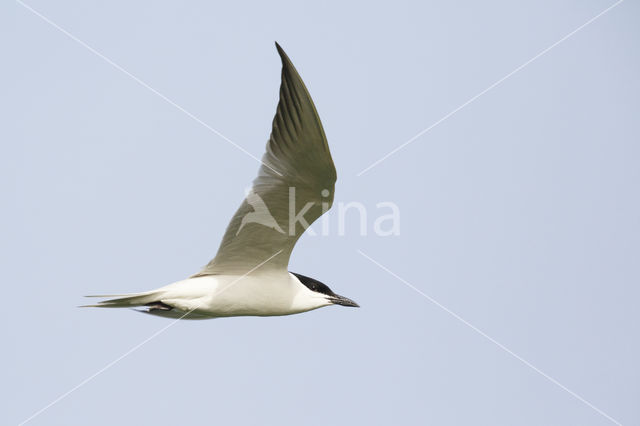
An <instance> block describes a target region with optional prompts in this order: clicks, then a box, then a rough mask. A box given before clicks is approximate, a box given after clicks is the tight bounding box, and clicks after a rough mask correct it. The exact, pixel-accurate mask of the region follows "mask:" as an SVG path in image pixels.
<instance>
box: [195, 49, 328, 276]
mask: <svg viewBox="0 0 640 426" xmlns="http://www.w3.org/2000/svg"><path fill="white" fill-rule="evenodd" d="M276 47H277V49H278V53H279V54H280V57H281V59H282V82H281V85H280V101H279V102H278V109H277V111H276V115H275V117H274V119H273V128H272V130H271V137H270V138H269V141H268V142H267V148H266V153H265V154H264V156H263V157H262V166H261V167H260V170H259V172H258V177H257V178H256V179H255V180H254V181H253V187H252V189H251V191H250V192H249V195H248V196H247V198H246V199H245V200H244V202H243V203H242V204H241V205H240V208H239V209H238V211H237V212H236V214H235V215H234V216H233V218H232V219H231V222H230V223H229V226H228V227H227V230H226V232H225V235H224V237H223V239H222V243H221V244H220V247H219V249H218V253H217V254H216V257H215V258H214V259H213V260H211V262H209V263H208V264H207V266H205V268H204V269H203V270H202V271H201V272H199V273H198V274H196V276H201V275H212V274H223V273H224V274H244V273H247V272H248V271H250V270H251V269H252V268H254V267H256V266H257V265H258V264H260V263H261V262H264V261H265V260H267V259H269V258H270V257H271V256H274V255H275V256H274V257H273V259H271V260H270V261H269V262H267V263H266V264H265V265H263V266H261V267H260V269H261V270H264V269H274V268H275V269H285V270H286V268H287V265H288V263H289V257H290V255H291V251H292V250H293V247H294V245H295V243H296V241H297V240H298V238H300V236H301V235H302V233H304V231H305V229H306V228H307V227H308V225H311V224H312V223H313V222H314V221H315V220H316V219H317V218H318V217H320V216H321V215H322V214H323V213H325V212H326V211H327V210H328V209H329V208H330V207H331V204H332V203H333V190H334V186H335V182H336V169H335V166H334V164H333V160H332V159H331V153H330V151H329V145H328V144H327V138H326V137H325V134H324V130H323V129H322V123H321V122H320V118H319V117H318V113H317V112H316V108H315V106H314V105H313V101H312V100H311V96H310V95H309V92H308V91H307V88H306V87H305V85H304V83H303V82H302V79H301V78H300V75H298V72H297V71H296V69H295V68H294V66H293V64H292V63H291V60H290V59H289V57H288V56H287V54H286V53H285V52H284V50H282V48H281V47H280V45H278V44H277V43H276ZM256 196H257V197H259V199H261V200H262V203H261V202H259V201H257V200H256ZM264 207H266V208H264ZM297 215H299V216H298V218H300V217H302V218H303V219H304V221H302V220H295V219H296V216H297ZM276 253H277V255H276Z"/></svg>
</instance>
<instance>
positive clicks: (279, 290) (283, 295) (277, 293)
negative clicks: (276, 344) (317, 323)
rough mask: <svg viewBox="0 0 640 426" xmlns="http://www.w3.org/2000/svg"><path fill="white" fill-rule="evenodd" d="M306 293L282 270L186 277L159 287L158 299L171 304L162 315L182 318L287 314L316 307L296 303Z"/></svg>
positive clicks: (304, 289)
mask: <svg viewBox="0 0 640 426" xmlns="http://www.w3.org/2000/svg"><path fill="white" fill-rule="evenodd" d="M308 292H309V290H308V289H307V288H306V287H304V286H303V285H301V284H300V283H299V281H298V280H297V279H296V278H295V277H293V276H292V275H291V274H289V273H288V272H287V271H283V272H277V273H267V274H260V275H249V276H244V277H242V276H233V275H211V276H204V277H198V278H190V279H187V280H184V281H179V282H176V283H173V284H170V285H168V286H166V287H163V288H161V289H159V296H160V301H162V302H163V303H166V304H167V305H169V306H171V307H173V310H172V311H168V312H166V314H163V315H164V316H171V317H179V316H180V315H184V314H187V313H189V315H187V316H185V318H189V317H192V318H196V317H202V318H207V317H209V318H215V317H229V316H241V315H251V316H272V315H289V314H295V313H300V312H305V311H308V310H311V309H315V308H316V307H319V306H314V305H309V304H308V303H300V301H301V300H300V299H306V298H307V297H308V295H307V294H306V293H308ZM300 296H303V297H300ZM159 314H161V313H159Z"/></svg>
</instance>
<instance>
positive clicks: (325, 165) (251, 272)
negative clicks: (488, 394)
mask: <svg viewBox="0 0 640 426" xmlns="http://www.w3.org/2000/svg"><path fill="white" fill-rule="evenodd" d="M276 48H277V49H278V53H279V54H280V58H281V59H282V81H281V84H280V100H279V102H278V108H277V111H276V115H275V118H274V119H273V127H272V130H271V137H270V138H269V141H268V142H267V147H266V153H265V154H264V156H263V157H262V166H261V167H260V169H259V171H258V177H256V178H255V180H254V181H253V187H252V188H251V190H250V191H249V192H248V195H247V197H246V199H245V200H244V201H243V203H242V204H241V205H240V208H239V209H238V211H237V212H236V214H235V215H234V216H233V218H232V219H231V222H230V223H229V225H228V227H227V230H226V232H225V234H224V237H223V238H222V242H221V244H220V247H219V248H218V253H217V254H216V257H215V258H213V260H211V261H210V262H209V263H208V264H207V265H206V266H205V267H204V269H202V270H201V271H200V272H198V273H197V274H195V275H192V276H191V277H189V278H187V279H185V280H182V281H178V282H175V283H173V284H169V285H167V286H164V287H161V288H158V289H156V290H151V291H147V292H144V293H132V294H120V295H107V296H90V297H102V298H108V300H104V301H101V302H99V303H98V304H95V305H87V306H91V307H101V308H138V310H141V311H142V312H146V313H149V314H152V315H158V316H163V317H169V318H179V319H207V318H218V317H231V316H241V315H252V316H273V315H290V314H297V313H301V312H306V311H310V310H313V309H317V308H321V307H323V306H329V305H342V306H354V307H357V306H358V304H357V303H355V302H354V301H353V300H351V299H348V298H346V297H343V296H340V295H337V294H335V293H334V292H333V291H331V289H330V288H329V287H328V286H327V285H325V284H323V283H321V282H320V281H318V280H315V279H313V278H309V277H306V276H304V275H301V274H296V273H292V272H289V271H288V270H287V266H288V264H289V257H290V256H291V252H292V250H293V247H294V246H295V244H296V241H298V239H299V238H300V236H301V235H302V234H303V233H304V231H305V229H306V228H307V227H308V226H309V225H310V224H311V223H313V222H314V221H315V220H316V219H317V218H318V217H320V216H321V215H322V214H323V213H325V212H326V211H327V210H328V209H329V208H330V206H331V204H332V202H333V190H334V186H335V182H336V169H335V166H334V164H333V160H332V159H331V152H330V151H329V145H328V144H327V139H326V137H325V134H324V130H323V128H322V123H321V122H320V118H319V117H318V113H317V112H316V108H315V106H314V105H313V101H312V100H311V96H310V95H309V92H308V91H307V89H306V87H305V85H304V83H303V82H302V79H301V78H300V75H299V74H298V72H297V71H296V69H295V68H294V66H293V64H292V63H291V60H290V59H289V57H288V56H287V54H286V53H285V52H284V50H282V48H281V47H280V46H279V45H278V44H277V43H276Z"/></svg>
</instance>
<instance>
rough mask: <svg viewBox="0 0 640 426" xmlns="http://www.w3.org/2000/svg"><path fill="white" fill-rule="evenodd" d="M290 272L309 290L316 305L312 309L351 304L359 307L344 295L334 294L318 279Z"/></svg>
mask: <svg viewBox="0 0 640 426" xmlns="http://www.w3.org/2000/svg"><path fill="white" fill-rule="evenodd" d="M292 274H293V275H294V276H295V277H296V278H297V279H298V281H300V283H301V284H303V285H304V286H305V287H307V288H308V289H309V290H311V292H312V293H311V294H312V296H313V299H315V302H314V303H317V306H314V307H313V308H312V309H314V308H320V307H322V306H328V305H342V306H351V307H354V308H359V307H360V305H358V304H357V303H356V302H354V301H353V300H351V299H349V298H346V297H344V296H340V295H339V294H335V293H334V292H333V291H331V289H330V288H329V286H327V285H326V284H324V283H321V282H320V281H318V280H315V279H313V278H309V277H306V276H304V275H301V274H296V273H295V272H292Z"/></svg>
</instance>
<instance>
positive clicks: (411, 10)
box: [0, 0, 640, 426]
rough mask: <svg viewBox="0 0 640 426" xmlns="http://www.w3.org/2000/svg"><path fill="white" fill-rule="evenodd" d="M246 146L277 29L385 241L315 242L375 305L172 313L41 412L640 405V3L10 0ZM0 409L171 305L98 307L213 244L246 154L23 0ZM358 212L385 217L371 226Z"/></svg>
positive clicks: (482, 416)
mask: <svg viewBox="0 0 640 426" xmlns="http://www.w3.org/2000/svg"><path fill="white" fill-rule="evenodd" d="M26 3H27V4H29V5H30V6H32V7H33V8H35V9H37V10H38V11H39V12H40V13H42V14H43V15H45V16H46V17H47V18H49V19H50V20H52V21H53V22H55V23H56V24H58V25H60V26H61V27H63V28H65V29H66V30H68V31H69V32H70V33H72V34H73V35H75V36H76V37H78V38H79V39H80V40H82V41H84V42H85V43H87V44H89V45H91V46H93V47H94V48H95V49H96V50H97V51H99V52H100V53H102V54H104V55H105V56H107V57H109V58H110V59H112V60H113V61H115V62H116V63H117V64H119V65H120V66H122V67H123V68H124V69H126V70H127V71H129V72H130V73H132V74H134V75H135V76H137V77H138V78H140V79H141V80H143V81H144V82H146V83H147V84H148V85H150V86H152V87H154V88H155V89H156V90H157V91H159V92H160V93H162V94H163V95H165V96H167V97H168V98H170V99H172V100H173V101H175V102H176V103H177V104H179V105H180V106H182V107H183V108H185V109H186V110H188V111H190V112H191V113H193V114H194V115H196V116H197V117H199V118H200V119H201V120H203V121H204V122H206V123H207V124H208V125H210V126H212V127H213V128H215V129H217V130H218V131H220V132H222V133H223V134H224V135H226V136H227V137H229V138H230V139H232V140H233V141H235V142H237V143H238V144H239V145H241V146H242V147H244V148H245V149H246V150H247V151H249V152H250V153H252V154H253V155H255V156H260V155H261V154H262V152H263V149H264V144H265V142H266V140H267V137H268V134H269V130H270V125H271V120H272V117H273V114H274V112H275V105H276V102H277V94H278V85H279V78H280V64H279V58H278V56H277V54H276V50H275V48H274V46H273V42H274V41H275V40H277V41H279V42H280V43H281V44H282V46H283V47H284V48H285V50H286V51H287V53H288V54H289V56H290V57H291V59H292V60H293V62H294V64H295V65H296V67H297V68H298V70H299V71H300V73H301V75H302V77H303V79H304V80H305V82H306V83H307V86H308V87H309V90H310V92H311V94H312V96H313V98H314V100H315V102H316V106H317V108H318V111H319V113H320V116H321V118H322V120H323V123H324V127H325V130H326V133H327V136H328V138H329V144H330V146H331V149H332V152H333V157H334V160H335V163H336V166H337V169H338V182H337V186H336V201H344V202H348V201H359V202H361V203H363V204H364V205H366V206H367V207H368V208H369V209H370V212H371V213H372V216H375V212H376V210H375V205H376V203H378V202H381V201H392V202H394V203H396V204H397V205H398V206H399V208H400V210H401V234H400V236H397V237H387V238H379V237H376V236H375V235H373V234H372V233H370V235H368V236H366V237H362V236H360V235H359V228H358V224H357V222H356V221H355V215H353V217H352V220H351V222H350V223H348V224H347V235H346V236H344V237H339V236H337V235H336V233H333V234H332V235H330V236H328V237H313V238H311V237H304V238H303V239H302V240H301V241H300V243H299V245H298V247H297V249H296V251H295V252H294V256H293V258H292V262H291V265H290V269H291V270H292V271H295V272H299V273H303V274H305V275H309V276H312V277H315V278H317V279H319V280H321V281H323V282H325V283H327V284H328V285H329V286H331V288H332V289H333V290H334V291H336V292H337V293H339V294H343V295H345V296H347V297H350V298H353V299H354V300H356V301H357V302H358V303H360V304H361V306H362V308H361V309H346V308H339V307H335V308H325V309H320V310H317V311H313V312H310V313H307V314H302V315H296V316H290V317H282V318H232V319H221V320H212V321H203V322H180V323H177V324H175V325H174V326H172V327H171V328H169V329H168V330H166V331H165V332H163V333H162V334H160V335H159V336H157V337H156V338H155V339H153V340H151V341H149V342H148V343H147V344H145V345H144V346H142V347H141V348H140V349H138V350H137V351H135V352H134V353H132V354H131V355H129V356H127V357H126V358H124V359H122V360H121V361H119V362H118V363H116V364H115V365H113V366H112V367H111V368H109V369H108V370H107V371H105V372H103V373H102V374H100V375H98V376H97V377H95V378H94V379H93V380H91V381H89V382H88V383H87V384H85V385H84V386H82V387H81V388H79V389H78V390H76V391H75V392H73V393H71V394H70V395H69V396H67V397H66V398H64V399H63V400H61V401H60V402H59V403H57V404H55V405H53V406H51V407H50V408H49V409H47V410H46V411H44V412H42V413H41V414H40V415H39V416H37V417H36V418H34V419H33V420H32V421H31V422H29V423H28V424H29V425H34V426H35V425H88V424H91V425H113V424H154V425H174V424H183V425H190V424H194V425H195V424H233V425H253V424H278V425H300V424H309V425H321V424H367V425H388V424H406V425H424V424H433V425H468V424H474V425H516V424H517V425H542V424H545V425H551V424H553V425H577V424H579V425H611V424H614V423H613V422H612V421H610V420H609V419H607V418H606V417H605V416H604V415H602V414H600V413H598V412H597V411H596V410H595V409H593V408H591V407H589V406H588V405H587V404H585V403H584V402H581V401H580V400H578V399H577V398H576V397H574V396H572V395H571V394H570V393H568V392H567V391H565V390H563V389H562V388H560V387H559V386H558V385H557V384H554V383H552V382H551V381H550V380H548V379H547V378H545V377H544V376H543V375H541V374H539V373H538V372H536V371H534V370H533V369H532V368H530V367H528V366H527V365H525V364H524V363H523V362H521V361H520V360H518V359H516V358H515V357H514V356H512V355H510V354H508V353H507V352H505V351H504V350H503V349H501V348H500V347H498V346H497V345H496V344H494V343H492V342H491V341H489V340H488V339H487V338H485V337H483V336H482V335H480V334H479V333H477V332H476V331H474V330H473V329H472V328H470V327H469V326H467V325H465V324H464V323H463V322H461V321H459V320H458V319H456V318H455V317H453V316H452V315H450V314H449V313H447V312H446V311H445V310H443V309H442V308H441V307H439V306H437V305H435V304H434V303H432V302H430V301H429V300H428V299H426V298H425V297H423V296H421V295H420V294H418V293H417V292H415V291H414V290H412V289H411V288H409V287H407V286H406V285H405V284H404V283H402V282H401V281H400V280H398V279H397V278H395V277H394V276H392V275H390V274H388V273H387V272H385V271H383V270H382V269H380V268H379V267H378V266H376V265H375V264H373V263H372V262H370V261H369V260H367V259H366V258H364V257H363V256H361V255H360V254H358V252H357V250H362V252H364V253H366V254H367V255H368V256H370V257H372V258H373V259H375V260H376V261H378V262H380V263H381V264H382V265H384V266H385V267H386V268H388V269H389V270H391V271H392V272H393V273H395V274H397V275H398V276H400V277H401V278H403V279H404V280H406V281H407V282H408V283H410V284H411V285H413V286H415V287H416V288H418V289H420V291H422V292H424V293H425V294H427V295H429V296H430V297H432V298H434V299H435V300H437V301H438V302H439V303H441V304H442V305H443V306H445V307H446V308H447V309H450V310H451V311H453V312H455V313H456V314H457V315H459V316H460V317H462V318H464V319H465V320H466V321H468V322H469V323H470V324H472V325H473V326H475V327H477V328H478V329H479V330H482V331H483V332H484V333H486V334H487V335H488V336H490V337H491V338H493V339H495V340H496V341H498V342H500V343H501V344H503V345H504V346H505V347H507V348H509V349H510V350H511V351H513V352H514V353H515V354H517V355H518V356H520V357H522V358H523V359H525V360H526V361H528V362H530V363H531V364H532V365H533V366H535V367H536V368H538V369H539V370H540V371H542V372H544V373H545V374H547V375H549V376H550V377H552V378H553V379H555V380H557V381H558V382H559V383H561V384H562V385H563V386H565V387H566V388H568V389H570V390H571V391H572V392H575V393H576V394H577V395H580V396H581V397H582V398H584V399H585V400H586V401H588V402H589V403H590V404H593V406H595V407H597V408H598V409H599V410H601V411H602V412H604V413H606V414H607V415H608V416H611V417H612V418H614V419H616V420H617V421H619V422H620V423H622V424H625V425H631V424H639V423H640V411H639V410H638V404H637V402H638V400H640V366H639V365H638V360H639V359H640V345H639V344H638V336H639V331H640V326H639V324H640V310H639V309H638V299H639V298H640V290H639V288H638V283H639V281H640V270H639V268H638V258H639V255H640V202H639V201H638V185H639V183H640V164H639V155H640V147H639V146H638V141H639V140H640V138H639V136H640V123H639V121H638V116H639V113H640V80H639V79H638V76H639V75H640V49H638V41H639V35H640V33H639V29H638V25H637V23H638V19H639V18H640V6H639V5H638V4H637V2H633V1H626V2H623V3H621V4H620V5H619V6H617V7H615V8H614V9H612V10H611V11H610V12H609V13H607V14H605V15H603V16H602V17H600V18H599V19H598V20H596V21H595V22H593V23H592V24H590V25H589V26H587V27H586V28H584V29H583V30H581V31H579V32H578V33H576V34H575V35H574V36H572V37H571V38H569V39H568V40H566V41H565V42H563V43H561V44H560V45H558V46H557V47H555V48H554V49H552V50H551V51H549V52H548V53H546V54H545V55H543V56H542V57H540V58H539V59H537V60H536V61H534V62H533V63H531V64H530V65H528V66H526V67H525V68H523V69H522V70H520V71H519V72H518V73H516V74H515V75H513V76H512V77H510V78H509V79H507V80H506V81H504V82H502V83H501V84H500V85H498V86H497V87H495V88H494V89H492V90H491V91H489V92H488V93H486V94H484V95H483V96H481V97H480V98H478V99H477V100H475V101H474V102H473V103H472V104H470V105H468V106H467V107H465V108H464V109H462V110H460V111H459V112H457V113H456V114H454V115H453V116H451V117H450V118H449V119H448V120H446V121H444V122H442V123H441V124H440V125H438V126H437V127H435V128H434V129H433V130H431V131H430V132H428V133H427V134H425V135H424V136H422V137H421V138H419V139H418V140H416V141H415V142H413V143H412V144H410V145H409V146H407V147H406V148H405V149H403V150H401V151H399V152H398V153H396V154H395V155H393V156H391V157H390V158H388V159H387V160H386V161H384V162H382V163H380V164H379V165H378V166H377V167H375V168H373V169H371V170H370V171H369V172H367V173H366V174H364V175H362V176H360V177H357V176H356V175H357V174H358V172H360V171H361V170H362V169H364V168H365V167H367V166H368V165H370V164H371V163H373V162H374V161H376V160H377V159H379V158H380V157H382V156H383V155H385V154H386V153H388V152H389V151H391V150H392V149H394V148H395V147H396V146H398V145H400V144H402V143H403V142H405V141H407V140H408V139H409V138H411V137H412V136H414V135H415V134H417V133H418V132H420V131H421V130H423V129H425V128H427V127H428V126H430V125H431V124H433V123H434V122H436V121H438V120H439V119H440V118H442V117H443V116H445V115H446V114H448V113H449V112H451V111H452V110H454V109H455V108H457V107H458V106H460V105H462V104H463V103H465V102H466V101H467V100H469V99H470V98H472V97H473V96H475V95H476V94H478V93H480V92H481V91H483V90H484V89H486V88H487V87H489V86H490V85H492V84H493V83H494V82H496V81H497V80H499V79H500V78H502V77H504V76H505V75H507V74H508V73H510V72H511V71H513V70H514V69H516V68H517V67H518V66H520V65H521V64H523V63H524V62H526V61H528V60H529V59H531V58H532V57H534V56H535V55H536V54H538V53H539V52H540V51H542V50H543V49H545V48H547V47H548V46H550V45H552V44H553V43H555V42H556V41H558V40H559V39H561V38H562V37H564V36H565V35H566V34H568V33H570V32H571V31H573V30H574V29H575V28H577V27H579V26H580V25H582V24H583V23H585V22H586V21H588V20H589V19H591V18H592V17H593V16H595V15H597V14H598V13H599V12H601V11H602V10H604V9H606V8H607V7H609V6H610V5H612V4H613V3H614V2H613V1H601V0H598V1H577V0H576V1H561V2H557V1H530V2H510V1H488V2H473V1H460V2H455V3H454V2H441V1H440V2H403V1H401V2H394V3H393V4H391V3H372V2H351V3H345V2H314V3H312V4H311V3H310V4H304V3H302V2H294V1H291V2H280V1H270V2H218V3H219V4H213V3H212V2H204V1H198V2H189V3H187V4H185V3H184V2H166V1H163V2H151V1H143V2H125V1H112V2H94V1H60V2H55V3H52V2H44V1H42V0H34V1H28V0H27V2H26ZM0 33H1V34H2V37H0V46H1V48H2V52H3V66H2V67H1V68H0V78H1V81H2V82H3V84H2V85H0V93H2V96H1V97H0V109H1V112H2V117H3V118H4V120H3V123H4V124H3V126H2V127H1V130H0V138H1V139H0V140H2V155H0V188H1V190H2V215H3V220H2V224H1V225H0V227H1V228H0V229H1V234H2V238H1V242H0V255H1V256H0V258H1V259H2V260H1V261H0V262H1V266H2V269H1V270H2V273H3V280H4V284H3V286H2V289H3V300H2V304H3V307H2V321H1V322H0V324H2V325H1V326H0V327H1V329H2V342H3V344H2V347H3V350H2V352H1V354H0V360H1V362H2V364H3V365H4V366H5V367H4V369H3V373H2V375H3V377H2V385H1V388H0V392H1V398H0V401H2V402H1V404H0V405H1V406H2V409H1V410H0V412H1V414H0V416H2V422H1V423H2V424H18V423H20V422H21V421H23V420H25V419H27V418H28V417H29V416H30V415H32V414H33V413H35V412H36V411H38V410H39V409H41V408H42V407H44V406H46V405H47V404H49V403H50V402H51V401H53V400H54V399H56V398H57V397H58V396H60V395H61V394H63V393H65V392H67V391H68V390H69V389H71V388H73V387H74V386H76V385H77V384H78V383H81V382H82V381H83V380H85V379H86V378H87V377H89V376H91V375H92V374H94V373H95V372H97V371H98V370H100V369H101V368H103V367H104V366H105V365H107V364H109V363H110V362H112V361H113V360H115V359H117V358H118V357H119V356H121V355H122V354H124V353H126V352H127V351H128V350H129V349H131V348H132V347H134V346H135V345H137V344H138V343H140V342H142V341H144V340H145V339H147V338H148V337H149V336H151V335H152V334H154V333H155V332H157V331H158V330H160V329H161V328H163V327H165V326H166V325H168V324H169V322H168V320H164V319H160V318H154V317H146V316H143V315H138V314H135V313H132V312H128V311H126V310H118V311H115V310H84V309H78V308H76V305H78V304H81V303H83V302H84V300H83V299H82V297H81V296H82V295H84V294H95V293H119V292H129V291H139V290H146V289H151V288H154V287H158V286H160V285H164V284H167V283H170V282H172V281H175V280H178V279H181V278H184V277H185V276H187V275H190V274H192V273H194V272H196V271H197V270H198V269H199V267H200V266H202V265H203V264H205V263H206V262H207V261H208V260H209V259H210V258H211V257H212V256H213V255H214V254H215V250H216V248H217V245H218V243H219V240H220V238H221V236H222V233H223V232H224V229H225V227H226V224H227V221H228V220H229V218H230V217H231V215H232V213H233V212H234V211H235V209H236V207H237V206H238V204H239V202H240V200H241V199H242V197H243V195H244V188H245V187H246V186H247V184H248V183H249V182H250V181H251V180H252V179H253V177H254V175H255V173H256V171H257V168H258V164H257V163H256V161H255V160H253V159H251V158H250V157H249V156H247V155H245V154H244V153H242V152H240V151H239V150H237V149H236V148H235V147H233V146H231V145H230V144H229V143H227V142H226V141H224V140H223V139H221V138H220V137H218V136H216V135H215V134H214V133H212V132H211V131H209V130H207V129H206V128H205V127H203V126H202V125H201V124H199V123H197V122H196V121H194V120H193V119H192V118H190V117H188V116H187V115H185V114H184V113H183V112H181V111H179V110H178V109H176V108H175V107H173V106H172V105H170V104H169V103H167V102H166V101H165V100H163V99H161V98H160V97H159V96H157V95H156V94H154V93H152V92H151V91H149V90H148V89H146V88H144V87H142V86H141V85H140V84H138V83H137V82H135V81H134V80H133V79H132V78H131V77H129V76H127V75H125V74H123V73H122V72H121V71H119V70H117V69H116V68H114V67H113V66H112V65H110V64H108V63H107V62H105V61H104V60H103V59H101V58H99V57H97V56H96V55H95V54H93V53H91V52H90V51H89V50H87V49H86V48H85V47H83V46H81V45H80V44H78V43H76V42H74V41H73V40H71V39H70V38H69V37H67V36H65V35H64V34H63V33H61V32H60V31H58V30H57V29H55V28H53V27H52V26H51V25H49V24H48V23H47V22H45V21H44V20H42V19H41V18H39V17H38V16H36V15H34V14H33V13H32V12H30V11H29V10H27V9H26V8H25V7H23V6H21V5H20V4H19V3H16V2H12V1H8V2H4V3H3V4H2V5H1V6H0ZM369 226H370V229H371V227H372V226H373V225H372V223H371V224H370V225H369Z"/></svg>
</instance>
